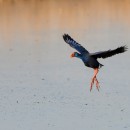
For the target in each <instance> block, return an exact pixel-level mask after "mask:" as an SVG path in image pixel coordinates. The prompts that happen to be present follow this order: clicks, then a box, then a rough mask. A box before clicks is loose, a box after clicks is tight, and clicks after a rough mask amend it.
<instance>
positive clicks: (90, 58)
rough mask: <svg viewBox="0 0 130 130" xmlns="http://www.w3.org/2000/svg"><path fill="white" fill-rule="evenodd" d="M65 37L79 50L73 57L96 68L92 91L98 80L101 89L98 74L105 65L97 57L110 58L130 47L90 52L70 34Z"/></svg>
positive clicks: (66, 40) (91, 85) (68, 42)
mask: <svg viewBox="0 0 130 130" xmlns="http://www.w3.org/2000/svg"><path fill="white" fill-rule="evenodd" d="M63 39H64V41H65V42H66V43H67V44H69V45H70V46H71V47H72V48H74V49H76V50H77V51H78V52H73V53H72V54H71V57H77V58H80V59H81V60H82V61H83V63H84V65H85V66H87V67H90V68H93V69H94V75H93V77H92V80H91V84H90V91H91V90H92V87H93V85H94V82H96V88H97V90H98V91H99V87H100V86H99V81H98V79H97V77H96V76H97V74H98V71H99V68H101V67H102V66H103V65H102V64H101V63H99V62H98V60H97V59H98V58H103V59H104V58H108V57H111V56H113V55H116V54H119V53H123V52H125V51H127V49H128V48H127V46H121V47H118V48H116V49H114V50H107V51H99V52H95V53H90V52H89V51H87V50H86V49H85V48H84V47H83V46H82V45H80V44H79V43H77V42H76V41H75V40H74V39H72V38H71V37H70V36H69V35H68V34H64V35H63Z"/></svg>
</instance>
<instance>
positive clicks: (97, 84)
mask: <svg viewBox="0 0 130 130" xmlns="http://www.w3.org/2000/svg"><path fill="white" fill-rule="evenodd" d="M95 81H96V87H97V90H98V91H99V87H100V86H99V82H98V80H97V77H95Z"/></svg>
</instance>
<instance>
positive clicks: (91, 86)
mask: <svg viewBox="0 0 130 130" xmlns="http://www.w3.org/2000/svg"><path fill="white" fill-rule="evenodd" d="M93 84H94V78H92V81H91V85H90V92H91V90H92V88H93Z"/></svg>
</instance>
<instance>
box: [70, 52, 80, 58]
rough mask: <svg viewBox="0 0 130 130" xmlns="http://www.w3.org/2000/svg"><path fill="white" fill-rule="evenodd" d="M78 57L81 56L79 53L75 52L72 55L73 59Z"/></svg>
mask: <svg viewBox="0 0 130 130" xmlns="http://www.w3.org/2000/svg"><path fill="white" fill-rule="evenodd" d="M78 56H79V53H77V52H73V53H72V54H71V55H70V57H71V58H73V57H78Z"/></svg>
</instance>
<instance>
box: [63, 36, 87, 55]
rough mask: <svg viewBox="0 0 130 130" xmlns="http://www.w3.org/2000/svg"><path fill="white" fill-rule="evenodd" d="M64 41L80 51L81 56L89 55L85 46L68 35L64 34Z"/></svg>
mask: <svg viewBox="0 0 130 130" xmlns="http://www.w3.org/2000/svg"><path fill="white" fill-rule="evenodd" d="M63 39H64V41H65V42H66V43H68V44H69V45H70V46H71V47H73V48H74V49H76V50H77V51H79V52H80V53H81V54H84V53H89V52H88V51H87V50H86V49H85V48H84V47H83V46H81V45H80V44H79V43H77V42H76V41H75V40H73V39H72V38H71V37H70V36H69V35H68V34H64V35H63Z"/></svg>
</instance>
